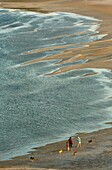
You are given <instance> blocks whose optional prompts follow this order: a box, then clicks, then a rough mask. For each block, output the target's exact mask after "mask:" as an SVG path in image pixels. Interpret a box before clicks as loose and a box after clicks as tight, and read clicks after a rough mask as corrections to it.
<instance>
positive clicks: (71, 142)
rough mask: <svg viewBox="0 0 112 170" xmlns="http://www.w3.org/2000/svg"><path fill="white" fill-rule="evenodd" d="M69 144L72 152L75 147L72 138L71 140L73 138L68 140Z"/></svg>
mask: <svg viewBox="0 0 112 170" xmlns="http://www.w3.org/2000/svg"><path fill="white" fill-rule="evenodd" d="M68 142H69V148H70V150H71V148H72V145H73V141H72V138H71V137H70V138H69V139H68Z"/></svg>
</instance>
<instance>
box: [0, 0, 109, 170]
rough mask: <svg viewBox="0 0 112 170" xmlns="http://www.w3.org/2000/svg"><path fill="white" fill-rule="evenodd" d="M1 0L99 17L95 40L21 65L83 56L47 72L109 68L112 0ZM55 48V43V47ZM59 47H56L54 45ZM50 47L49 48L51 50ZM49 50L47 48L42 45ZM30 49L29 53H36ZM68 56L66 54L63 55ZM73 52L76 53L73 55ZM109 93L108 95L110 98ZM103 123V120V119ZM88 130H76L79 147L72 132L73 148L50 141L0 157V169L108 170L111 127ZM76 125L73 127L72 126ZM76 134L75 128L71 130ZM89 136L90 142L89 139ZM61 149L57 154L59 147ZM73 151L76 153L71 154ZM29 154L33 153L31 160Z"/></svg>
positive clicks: (26, 7) (6, 5) (12, 6)
mask: <svg viewBox="0 0 112 170" xmlns="http://www.w3.org/2000/svg"><path fill="white" fill-rule="evenodd" d="M15 1H16V0H0V8H10V9H21V10H23V11H35V12H42V13H49V12H59V11H61V12H72V13H77V14H81V15H85V16H90V17H95V18H97V19H99V20H100V27H99V31H100V33H102V34H105V35H106V36H105V37H104V38H103V39H101V40H97V41H94V42H90V43H89V44H88V46H85V47H84V48H82V49H81V50H80V51H79V49H78V48H74V49H73V48H72V49H71V50H67V49H66V50H64V51H63V55H56V54H55V55H52V56H50V57H49V56H48V57H46V58H41V59H35V60H33V61H28V62H24V63H22V66H26V65H32V64H34V63H38V62H40V61H41V62H42V61H44V60H51V59H54V60H55V59H57V57H58V59H60V61H59V62H60V64H65V63H69V62H71V61H72V62H76V61H78V60H81V59H85V60H86V61H87V62H85V63H80V64H77V65H76V64H74V65H72V66H70V65H69V66H66V65H65V67H62V68H60V69H59V70H56V71H54V72H52V73H49V74H48V75H49V76H50V75H58V74H60V73H65V72H68V71H71V70H76V69H77V70H78V69H85V68H86V69H88V68H92V69H94V72H92V73H88V74H85V75H84V76H92V75H94V74H98V72H97V70H98V69H107V70H109V71H111V70H112V22H111V21H112V1H111V0H102V1H100V0H79V1H77V0H69V1H68V0H49V1H48V0H34V1H32V2H31V1H30V0H19V1H16V2H15ZM55 48H56V47H55ZM57 48H58V47H57ZM52 49H53V47H51V49H50V50H52ZM43 50H48V49H43ZM35 52H37V51H35V50H34V51H31V52H29V53H35ZM66 56H67V57H66ZM73 56H75V57H73ZM65 57H66V59H65ZM59 62H58V64H59ZM111 98H112V96H111V97H110V99H111ZM105 123H106V122H105ZM111 124H112V123H111V122H109V123H107V125H109V128H107V129H103V130H99V131H95V132H91V133H86V132H84V133H80V132H79V133H78V135H77V136H80V137H81V139H82V147H81V148H77V136H73V142H74V144H73V148H72V151H66V149H65V143H66V141H61V142H56V143H51V144H48V145H46V146H43V147H38V148H35V149H34V150H33V151H31V152H30V153H28V154H26V155H24V156H18V157H14V158H13V159H11V160H8V161H6V160H5V161H0V170H2V169H3V170H11V169H13V170H17V169H18V170H20V169H21V170H23V169H26V170H27V169H38V170H39V169H41V170H45V169H49V170H51V169H57V170H58V169H66V170H69V169H75V170H80V169H82V170H89V169H91V170H111V169H112V161H111V157H112V128H111ZM74 129H75V127H74ZM74 134H75V132H74ZM90 139H92V142H91V143H89V142H88V141H89V140H90ZM60 150H62V153H61V154H60V153H59V151H60ZM74 152H76V155H74ZM30 157H34V160H33V161H32V160H31V159H30Z"/></svg>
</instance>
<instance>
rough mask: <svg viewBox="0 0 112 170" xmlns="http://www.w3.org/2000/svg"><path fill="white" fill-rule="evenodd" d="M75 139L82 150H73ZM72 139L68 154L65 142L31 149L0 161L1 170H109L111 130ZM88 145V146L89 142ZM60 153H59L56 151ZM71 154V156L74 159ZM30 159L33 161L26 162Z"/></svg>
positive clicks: (111, 142)
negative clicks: (79, 141) (25, 153)
mask: <svg viewBox="0 0 112 170" xmlns="http://www.w3.org/2000/svg"><path fill="white" fill-rule="evenodd" d="M77 136H80V138H81V140H82V146H81V147H80V148H77ZM77 136H75V137H72V139H73V147H72V151H66V141H61V142H56V143H52V144H48V145H46V146H43V147H39V148H34V151H32V152H31V153H28V154H27V155H25V156H20V157H15V158H13V159H12V160H9V161H1V162H0V169H1V170H27V169H30V170H31V169H32V170H34V169H38V170H47V169H49V170H51V169H66V170H69V169H74V168H75V169H76V170H79V169H83V170H89V169H91V170H100V169H102V170H111V169H112V161H111V157H112V129H111V128H109V129H104V130H100V131H96V132H92V133H79V134H77ZM91 140H92V142H91V143H90V142H89V141H91ZM60 150H62V153H59V151H60ZM74 152H75V155H74ZM31 157H33V158H34V160H32V159H30V158H31Z"/></svg>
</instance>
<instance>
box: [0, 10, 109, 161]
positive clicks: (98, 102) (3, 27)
mask: <svg viewBox="0 0 112 170" xmlns="http://www.w3.org/2000/svg"><path fill="white" fill-rule="evenodd" d="M98 27H99V21H98V20H97V19H95V18H90V17H86V16H81V15H77V14H72V13H62V12H58V13H50V14H40V13H33V12H21V11H13V10H4V9H1V10H0V91H1V93H0V160H4V159H9V158H11V157H14V156H17V155H22V154H25V153H26V152H28V151H30V150H31V148H33V147H36V146H42V145H45V144H47V143H51V142H54V141H59V140H62V139H66V138H68V137H69V136H71V135H75V133H77V132H79V131H80V132H87V131H88V132H90V131H93V130H97V129H101V128H104V127H107V126H109V125H104V124H103V123H104V122H106V121H110V118H111V110H112V106H111V103H112V88H111V87H112V82H111V79H112V73H111V72H110V71H109V70H106V69H83V70H74V71H69V72H66V73H63V74H58V75H52V76H48V74H49V73H52V72H54V71H55V70H58V69H59V68H60V67H64V66H66V65H73V64H77V63H83V62H86V61H84V60H79V61H78V62H75V63H74V62H71V63H66V64H57V62H59V61H60V59H59V58H55V59H50V60H44V61H41V62H36V63H34V64H28V62H29V61H32V60H35V59H42V58H45V57H48V56H52V55H55V54H61V53H62V52H63V51H64V50H66V49H67V50H69V49H70V50H71V49H72V48H83V46H85V45H88V43H89V42H93V41H96V40H98V39H101V38H103V37H104V36H105V35H100V34H98ZM46 48H47V49H46ZM39 50H40V51H39ZM24 63H27V64H26V65H25V64H24ZM93 72H97V74H96V75H94V76H85V77H84V75H85V74H89V73H90V74H91V73H93Z"/></svg>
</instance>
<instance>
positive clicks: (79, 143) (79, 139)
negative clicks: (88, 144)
mask: <svg viewBox="0 0 112 170" xmlns="http://www.w3.org/2000/svg"><path fill="white" fill-rule="evenodd" d="M77 141H78V145H77V147H81V138H80V137H79V136H78V138H77Z"/></svg>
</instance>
